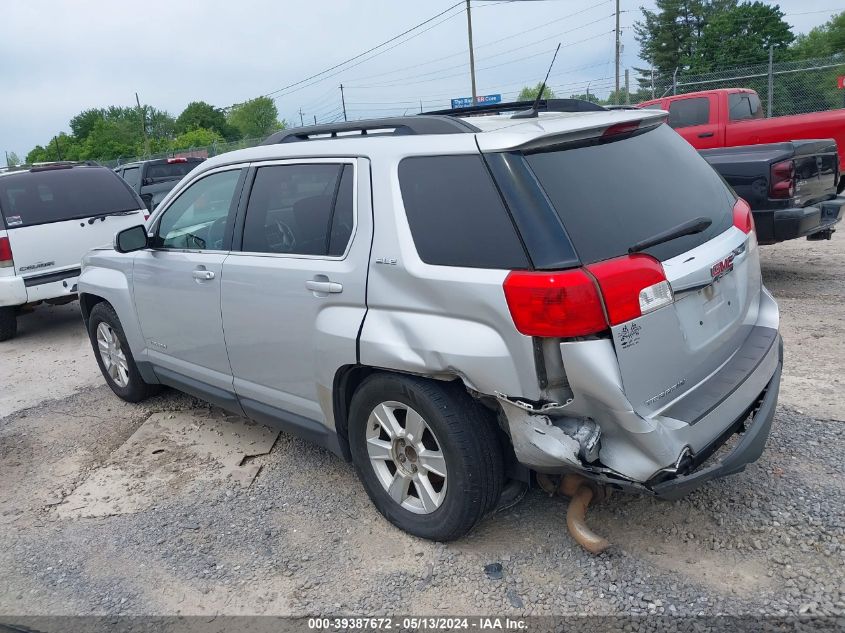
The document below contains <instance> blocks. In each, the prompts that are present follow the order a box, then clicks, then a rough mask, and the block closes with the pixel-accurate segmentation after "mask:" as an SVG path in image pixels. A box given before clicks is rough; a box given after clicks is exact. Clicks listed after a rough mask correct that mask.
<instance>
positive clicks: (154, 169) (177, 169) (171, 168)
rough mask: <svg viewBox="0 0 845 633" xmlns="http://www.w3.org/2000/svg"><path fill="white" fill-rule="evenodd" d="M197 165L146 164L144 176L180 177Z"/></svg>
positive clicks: (163, 178) (162, 178) (158, 177)
mask: <svg viewBox="0 0 845 633" xmlns="http://www.w3.org/2000/svg"><path fill="white" fill-rule="evenodd" d="M197 165H199V163H197V162H190V163H159V164H156V165H148V166H147V174H146V177H147V178H152V179H153V180H166V179H176V178H182V176H186V175H187V174H188V172H190V171H191V170H192V169H193V168H194V167H196V166H197ZM124 178H126V176H124Z"/></svg>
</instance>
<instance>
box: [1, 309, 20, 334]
mask: <svg viewBox="0 0 845 633" xmlns="http://www.w3.org/2000/svg"><path fill="white" fill-rule="evenodd" d="M17 333H18V311H17V308H14V307H2V308H0V341H8V340H9V339H10V338H15V336H16V335H17Z"/></svg>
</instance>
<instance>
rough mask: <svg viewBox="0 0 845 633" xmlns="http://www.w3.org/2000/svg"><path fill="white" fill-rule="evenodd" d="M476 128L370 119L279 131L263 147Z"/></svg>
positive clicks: (416, 119)
mask: <svg viewBox="0 0 845 633" xmlns="http://www.w3.org/2000/svg"><path fill="white" fill-rule="evenodd" d="M478 131H479V130H478V128H477V127H475V126H474V125H471V124H470V123H467V122H466V121H460V120H458V119H453V118H451V117H437V116H425V115H415V116H410V117H404V116H403V117H393V118H385V119H370V120H366V121H344V122H342V123H322V124H320V125H306V126H303V127H296V128H291V129H289V130H279V131H278V132H275V133H274V134H271V135H270V136H268V137H267V138H266V139H265V140H264V142H263V143H261V144H262V145H275V144H277V143H297V142H300V141H318V140H324V139H334V138H347V137H350V136H370V135H372V136H407V135H414V134H460V133H465V132H478Z"/></svg>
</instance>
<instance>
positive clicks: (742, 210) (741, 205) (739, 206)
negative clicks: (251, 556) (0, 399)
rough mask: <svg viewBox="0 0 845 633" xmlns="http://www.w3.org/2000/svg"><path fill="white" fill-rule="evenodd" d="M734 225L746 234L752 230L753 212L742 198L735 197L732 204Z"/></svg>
mask: <svg viewBox="0 0 845 633" xmlns="http://www.w3.org/2000/svg"><path fill="white" fill-rule="evenodd" d="M734 226H735V227H736V228H738V229H739V230H740V231H742V232H743V233H745V234H746V235H747V234H748V233H751V231H753V230H754V214H753V213H751V207H750V206H748V203H747V202H746V201H745V200H743V199H742V198H737V199H736V203H735V204H734Z"/></svg>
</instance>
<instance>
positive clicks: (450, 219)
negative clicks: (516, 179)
mask: <svg viewBox="0 0 845 633" xmlns="http://www.w3.org/2000/svg"><path fill="white" fill-rule="evenodd" d="M399 185H400V188H401V190H402V201H403V202H404V205H405V213H406V214H407V217H408V224H409V225H410V227H411V235H412V236H413V239H414V245H415V246H416V249H417V253H418V254H419V256H420V259H422V260H423V261H424V262H425V263H427V264H435V265H439V266H466V267H469V268H500V269H518V268H527V267H528V266H529V262H528V258H527V256H526V254H525V250H524V248H523V247H522V243H521V242H520V240H519V237H518V236H517V233H516V229H515V228H514V226H513V222H512V221H511V218H510V216H509V214H508V212H507V210H506V209H505V206H504V203H503V202H502V199H501V197H500V196H499V192H498V191H497V190H496V187H495V185H494V184H493V180H492V179H491V177H490V174H489V173H488V171H487V168H486V167H485V165H484V163H483V161H482V158H481V156H478V155H468V156H418V157H411V158H405V159H403V160H402V162H400V163H399Z"/></svg>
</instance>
